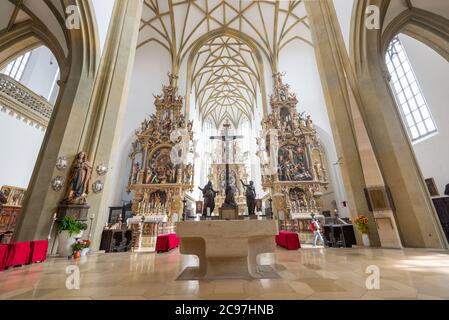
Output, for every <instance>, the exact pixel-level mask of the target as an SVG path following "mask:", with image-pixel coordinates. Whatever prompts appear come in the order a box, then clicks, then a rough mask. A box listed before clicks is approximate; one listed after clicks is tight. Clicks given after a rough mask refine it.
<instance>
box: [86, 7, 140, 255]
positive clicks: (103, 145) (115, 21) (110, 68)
mask: <svg viewBox="0 0 449 320" xmlns="http://www.w3.org/2000/svg"><path fill="white" fill-rule="evenodd" d="M142 10H143V0H120V1H116V3H115V8H114V12H113V18H112V21H111V27H110V30H109V34H108V37H107V39H106V46H105V49H104V54H103V57H102V60H101V62H100V68H99V71H98V75H97V78H96V82H95V87H94V92H93V94H92V100H91V106H92V107H93V108H92V110H93V114H92V117H91V118H90V121H89V124H88V126H87V128H88V129H87V130H86V131H85V134H84V136H83V146H84V149H85V150H87V152H88V154H89V157H90V160H91V161H92V162H93V163H94V167H96V166H98V165H100V164H104V165H106V166H108V167H109V168H110V163H111V160H112V159H113V158H114V157H115V156H116V154H115V151H116V146H117V144H118V142H119V139H120V132H121V127H122V118H123V114H124V109H125V107H126V102H127V99H128V89H129V85H130V81H131V74H132V70H133V65H134V60H135V53H136V46H137V38H138V35H139V25H140V21H141V17H142ZM142 165H143V164H142ZM112 169H114V168H112ZM110 170H111V168H110V169H109V172H108V174H107V175H106V176H105V177H99V176H98V175H97V173H96V172H94V174H93V177H92V182H94V181H96V180H100V181H103V182H104V189H103V192H101V193H99V194H93V193H92V194H90V195H89V197H88V203H89V205H90V206H91V209H90V210H91V213H95V218H96V219H95V220H94V225H93V232H92V233H93V234H92V240H93V243H92V248H93V249H94V250H96V249H98V247H99V245H100V240H101V234H102V230H103V226H104V223H105V221H106V219H107V213H108V206H109V205H110V204H109V203H107V200H108V197H107V195H108V193H109V192H110V190H111V188H112V187H115V186H110V185H109V182H110V179H109V177H110V175H111V172H110ZM119 187H120V188H121V187H123V186H119ZM124 223H126V221H124Z"/></svg>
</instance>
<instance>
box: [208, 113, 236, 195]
mask: <svg viewBox="0 0 449 320" xmlns="http://www.w3.org/2000/svg"><path fill="white" fill-rule="evenodd" d="M223 127H224V135H223V136H212V137H210V138H211V140H222V141H223V142H224V151H225V163H226V189H228V188H229V187H230V183H229V162H230V160H229V159H230V156H229V153H230V149H231V145H230V142H231V141H234V140H237V139H242V138H243V136H231V135H229V128H230V127H231V124H230V123H229V121H228V120H226V122H225V123H224V124H223Z"/></svg>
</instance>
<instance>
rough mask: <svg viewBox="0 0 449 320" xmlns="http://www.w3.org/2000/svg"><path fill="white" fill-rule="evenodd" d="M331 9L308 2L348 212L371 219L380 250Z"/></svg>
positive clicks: (372, 234)
mask: <svg viewBox="0 0 449 320" xmlns="http://www.w3.org/2000/svg"><path fill="white" fill-rule="evenodd" d="M329 5H332V3H330V2H329V1H328V0H322V1H321V0H320V1H306V2H305V6H306V10H307V14H308V17H309V23H310V29H311V33H312V38H313V44H314V47H315V55H316V60H317V64H318V69H319V72H320V77H321V83H322V86H323V91H324V95H325V99H326V106H327V111H328V115H329V120H330V123H331V127H332V133H333V137H334V141H335V145H336V149H337V154H338V155H339V156H342V158H343V163H342V164H341V166H340V169H341V173H342V177H343V183H344V186H345V191H346V195H347V200H348V202H349V210H350V213H351V216H352V218H354V217H355V216H356V215H358V214H364V215H365V216H367V217H368V218H369V221H370V224H369V231H370V239H371V243H372V245H373V246H380V240H379V235H378V232H377V228H376V224H375V220H374V216H373V214H372V213H371V212H370V211H369V209H368V205H367V202H366V198H365V194H364V188H365V186H366V185H365V179H364V174H363V168H362V163H361V159H360V153H359V149H358V144H357V138H356V133H355V130H354V123H353V119H352V113H351V105H350V99H349V90H350V88H349V87H348V83H347V80H346V74H345V69H344V64H343V61H342V59H341V55H342V54H346V55H347V53H346V52H343V51H342V50H345V49H344V47H343V48H342V46H341V45H340V44H339V43H338V39H339V38H341V37H342V35H341V33H337V32H336V30H335V29H334V27H333V25H332V22H331V19H330V18H329V14H330V12H329V10H328V6H329ZM356 237H357V242H358V243H359V244H360V243H361V235H360V233H359V232H357V231H356Z"/></svg>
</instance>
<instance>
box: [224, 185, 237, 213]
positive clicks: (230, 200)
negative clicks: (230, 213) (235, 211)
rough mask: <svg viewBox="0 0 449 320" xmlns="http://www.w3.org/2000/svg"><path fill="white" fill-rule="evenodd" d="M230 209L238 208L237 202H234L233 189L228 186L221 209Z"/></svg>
mask: <svg viewBox="0 0 449 320" xmlns="http://www.w3.org/2000/svg"><path fill="white" fill-rule="evenodd" d="M225 206H226V207H232V208H238V205H237V202H235V194H234V188H233V187H231V186H230V185H228V186H227V187H226V197H225V199H224V204H223V207H225Z"/></svg>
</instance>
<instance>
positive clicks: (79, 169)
mask: <svg viewBox="0 0 449 320" xmlns="http://www.w3.org/2000/svg"><path fill="white" fill-rule="evenodd" d="M91 177H92V164H91V163H90V162H89V160H88V158H87V154H86V153H85V152H80V153H78V155H77V156H76V158H75V160H74V161H73V164H72V167H71V169H70V175H69V179H68V184H67V193H66V197H65V199H64V202H65V203H67V204H86V202H87V200H86V198H87V195H88V194H89V191H90V181H91Z"/></svg>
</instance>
